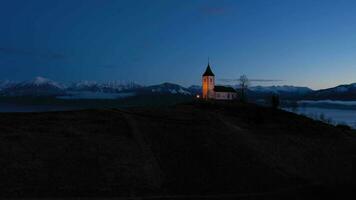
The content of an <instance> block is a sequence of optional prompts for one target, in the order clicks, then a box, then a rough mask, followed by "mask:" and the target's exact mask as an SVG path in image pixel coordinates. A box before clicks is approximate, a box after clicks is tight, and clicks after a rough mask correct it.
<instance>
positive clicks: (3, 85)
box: [0, 80, 16, 91]
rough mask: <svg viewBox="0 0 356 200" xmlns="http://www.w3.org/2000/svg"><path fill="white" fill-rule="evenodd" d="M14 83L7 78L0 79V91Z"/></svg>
mask: <svg viewBox="0 0 356 200" xmlns="http://www.w3.org/2000/svg"><path fill="white" fill-rule="evenodd" d="M14 84H16V83H15V82H12V81H9V80H4V81H0V91H1V90H4V89H6V88H8V87H10V86H12V85H14Z"/></svg>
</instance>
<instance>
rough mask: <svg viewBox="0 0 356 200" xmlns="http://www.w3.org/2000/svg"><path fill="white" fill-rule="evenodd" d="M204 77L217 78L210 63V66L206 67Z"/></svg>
mask: <svg viewBox="0 0 356 200" xmlns="http://www.w3.org/2000/svg"><path fill="white" fill-rule="evenodd" d="M203 76H215V75H214V73H213V71H211V68H210V64H209V63H208V66H207V67H206V70H205V72H204V74H203Z"/></svg>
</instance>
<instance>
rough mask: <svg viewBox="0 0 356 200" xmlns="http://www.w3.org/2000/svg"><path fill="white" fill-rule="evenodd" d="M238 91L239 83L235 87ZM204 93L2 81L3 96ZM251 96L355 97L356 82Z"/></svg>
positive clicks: (168, 86) (254, 91) (272, 89)
mask: <svg viewBox="0 0 356 200" xmlns="http://www.w3.org/2000/svg"><path fill="white" fill-rule="evenodd" d="M232 87H234V88H235V89H237V90H239V86H238V85H235V86H232ZM200 93H201V86H199V85H192V86H190V87H187V88H186V87H183V86H180V85H177V84H173V83H163V84H158V85H151V86H143V85H139V84H137V83H134V82H115V81H114V82H105V83H98V82H93V81H79V82H73V83H69V84H64V83H59V82H56V81H53V80H50V79H47V78H43V77H36V78H34V79H33V80H30V81H23V82H14V81H9V80H6V81H0V96H3V97H4V96H7V97H8V96H17V97H18V96H34V97H42V96H47V97H49V96H50V97H74V98H75V97H76V96H78V95H79V97H78V98H82V97H83V95H82V94H85V98H100V96H102V97H103V98H107V97H108V95H109V96H110V95H111V94H112V95H113V97H114V98H118V97H119V96H125V94H129V95H156V94H171V95H185V96H195V95H196V94H200ZM247 93H248V96H249V98H250V99H263V98H268V97H270V96H271V95H272V94H278V95H279V96H280V97H281V98H282V99H295V100H301V99H303V100H325V99H330V100H349V101H350V100H356V83H354V84H350V85H340V86H337V87H333V88H329V89H323V90H312V89H310V88H308V87H297V86H253V87H250V88H249V89H248V92H247Z"/></svg>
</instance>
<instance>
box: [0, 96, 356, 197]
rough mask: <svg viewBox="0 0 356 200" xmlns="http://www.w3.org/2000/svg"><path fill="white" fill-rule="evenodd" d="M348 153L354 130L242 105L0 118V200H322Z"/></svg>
mask: <svg viewBox="0 0 356 200" xmlns="http://www.w3.org/2000/svg"><path fill="white" fill-rule="evenodd" d="M355 156H356V132H354V131H351V130H347V129H345V128H335V127H333V126H330V125H327V124H324V123H321V122H317V121H313V120H311V119H308V118H306V117H302V116H298V115H295V114H292V113H288V112H284V111H280V110H272V109H269V108H262V107H257V106H255V105H247V104H224V103H191V104H184V105H177V106H172V107H165V108H159V107H152V108H136V109H135V108H130V109H126V110H117V109H106V110H84V111H68V112H51V113H23V114H21V113H19V114H10V113H9V114H0V164H1V168H0V195H1V196H5V197H6V196H7V197H75V196H81V197H85V196H89V197H114V196H122V197H136V196H138V197H142V196H146V197H147V196H151V197H160V198H163V197H162V196H164V198H163V199H174V198H188V197H189V198H191V199H196V198H200V199H204V198H205V197H209V198H215V199H221V198H225V199H228V198H235V197H244V198H258V197H261V198H263V197H266V196H268V197H274V196H291V195H293V196H294V195H299V196H300V197H302V196H303V195H304V196H305V195H310V194H314V195H319V196H323V195H325V196H327V195H331V194H335V193H338V192H341V191H342V192H343V194H344V193H345V192H347V191H348V188H349V187H351V186H352V184H353V182H354V181H353V179H354V178H355V173H354V170H355V166H356V161H355V160H356V159H355Z"/></svg>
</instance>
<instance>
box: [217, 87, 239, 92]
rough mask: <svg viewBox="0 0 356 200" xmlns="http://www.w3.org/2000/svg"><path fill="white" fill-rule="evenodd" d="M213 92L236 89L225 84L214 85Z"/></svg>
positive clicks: (233, 90)
mask: <svg viewBox="0 0 356 200" xmlns="http://www.w3.org/2000/svg"><path fill="white" fill-rule="evenodd" d="M214 92H236V90H235V89H234V88H232V87H226V86H215V87H214Z"/></svg>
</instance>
